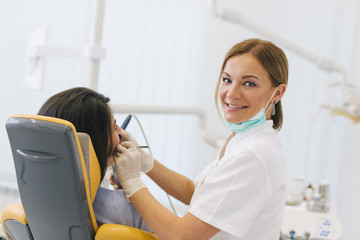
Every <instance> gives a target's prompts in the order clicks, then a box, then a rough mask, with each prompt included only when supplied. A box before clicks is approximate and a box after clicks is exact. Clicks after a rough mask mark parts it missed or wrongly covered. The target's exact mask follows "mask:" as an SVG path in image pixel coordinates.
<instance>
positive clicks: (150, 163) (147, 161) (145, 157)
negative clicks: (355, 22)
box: [120, 128, 154, 173]
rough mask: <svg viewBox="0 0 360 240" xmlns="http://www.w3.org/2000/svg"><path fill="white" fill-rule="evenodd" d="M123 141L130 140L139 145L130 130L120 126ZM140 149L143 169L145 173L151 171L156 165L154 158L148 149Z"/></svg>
mask: <svg viewBox="0 0 360 240" xmlns="http://www.w3.org/2000/svg"><path fill="white" fill-rule="evenodd" d="M120 135H121V142H123V141H129V142H132V143H133V144H135V146H139V144H138V142H137V141H136V139H135V138H134V136H133V135H131V134H130V133H129V132H127V131H125V130H124V129H121V128H120ZM138 151H139V152H140V154H141V171H143V172H144V173H147V172H149V171H150V170H151V169H153V167H154V158H153V157H152V156H151V155H150V153H148V152H147V151H145V150H143V149H141V148H139V149H138Z"/></svg>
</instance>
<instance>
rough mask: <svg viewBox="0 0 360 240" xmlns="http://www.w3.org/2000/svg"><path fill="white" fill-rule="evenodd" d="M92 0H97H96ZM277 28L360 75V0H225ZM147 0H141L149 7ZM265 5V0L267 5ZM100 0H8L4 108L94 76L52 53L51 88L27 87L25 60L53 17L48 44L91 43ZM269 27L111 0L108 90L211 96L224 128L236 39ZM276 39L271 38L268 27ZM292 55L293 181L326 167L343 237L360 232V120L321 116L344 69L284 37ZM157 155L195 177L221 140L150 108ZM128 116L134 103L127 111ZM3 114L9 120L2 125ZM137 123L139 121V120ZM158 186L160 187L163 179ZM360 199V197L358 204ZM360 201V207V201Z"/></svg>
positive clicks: (148, 127)
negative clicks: (221, 79)
mask: <svg viewBox="0 0 360 240" xmlns="http://www.w3.org/2000/svg"><path fill="white" fill-rule="evenodd" d="M91 2H92V1H91ZM219 5H220V6H226V7H230V8H233V9H234V10H237V11H239V12H240V13H241V14H242V15H243V16H244V17H246V18H248V19H250V20H252V21H256V22H257V23H258V24H261V25H262V26H264V27H267V28H268V29H270V30H272V31H273V32H275V33H277V34H279V35H281V36H283V37H285V38H287V39H289V40H291V41H293V42H294V43H297V44H299V45H300V46H302V47H304V48H306V49H308V50H310V51H313V52H314V53H316V54H318V55H320V56H324V57H327V58H330V59H333V60H335V61H337V62H339V63H341V64H342V65H343V66H344V67H345V68H346V70H347V73H348V81H349V82H352V83H354V84H357V85H360V80H359V79H360V71H359V70H358V68H357V67H356V66H358V65H359V64H360V54H359V52H360V49H359V46H357V44H356V43H357V42H359V39H360V28H359V26H360V17H359V16H357V15H358V13H359V12H360V4H359V3H358V1H356V0H304V1H297V2H294V1H286V0H274V1H266V0H257V1H245V0H219ZM140 6H141V7H140ZM259 6H261V7H259ZM91 12H92V4H91V3H90V1H88V0H78V1H59V0H53V1H44V0H32V1H20V0H14V1H6V2H5V1H1V2H0V34H1V35H0V37H1V38H0V39H1V43H2V44H1V45H0V52H1V53H2V54H1V55H0V66H1V67H0V73H1V76H2V77H1V80H0V81H1V86H2V88H1V89H2V94H1V95H0V101H1V112H0V118H1V121H2V123H3V124H4V123H5V121H6V119H7V118H8V117H9V116H10V115H11V114H14V113H32V114H35V113H36V111H37V110H38V109H39V107H40V106H41V104H42V103H43V102H44V101H45V100H46V99H47V98H48V97H49V96H50V95H52V94H54V93H56V92H59V91H61V90H64V89H67V88H70V87H74V86H80V85H86V84H87V80H86V79H85V78H84V77H85V74H84V68H85V65H86V61H85V60H68V59H48V60H47V65H46V75H45V83H44V88H43V90H41V91H37V92H32V91H29V90H25V89H21V88H20V87H19V86H20V82H21V80H22V78H23V76H24V74H25V71H26V62H25V51H26V45H27V38H28V35H29V34H30V32H31V31H32V30H34V29H36V28H37V27H40V26H43V25H48V26H49V28H50V35H49V41H48V42H49V44H51V45H61V46H75V47H76V46H82V45H85V44H87V43H88V36H89V33H90V22H91V21H90V20H91ZM252 37H260V38H264V36H261V35H259V34H257V33H254V32H252V31H251V30H249V29H246V28H244V27H242V26H239V25H236V24H233V23H228V22H225V21H222V20H220V19H217V18H215V17H214V16H213V15H212V14H211V13H210V10H209V9H208V8H207V4H206V1H205V0H199V1H191V0H183V1H175V0H172V1H165V0H152V1H149V0H147V1H146V0H133V1H118V0H117V1H115V0H107V2H106V16H105V28H104V35H103V46H104V47H105V48H107V50H108V55H107V58H106V60H104V61H103V62H102V63H101V72H100V79H99V88H98V90H99V91H100V92H101V93H103V94H105V95H107V96H109V97H110V98H111V99H112V101H113V102H114V103H115V102H117V103H128V104H159V105H175V106H177V105H187V106H201V107H203V109H204V110H205V111H206V113H207V129H209V130H212V131H214V132H216V133H218V134H219V135H222V136H225V135H226V134H227V133H228V132H227V130H226V129H225V128H224V127H223V126H222V124H221V122H220V120H219V118H218V116H217V113H216V110H215V107H214V96H213V95H214V88H215V84H216V80H217V78H218V75H219V69H220V66H221V63H222V59H223V57H224V55H225V53H226V51H227V50H228V49H229V48H230V47H231V46H232V45H234V44H235V43H237V42H239V41H242V40H244V39H246V38H252ZM269 40H271V39H269ZM284 50H285V52H286V54H287V56H288V59H289V64H290V79H289V86H288V90H287V92H286V95H285V97H284V98H283V104H284V112H285V122H284V126H283V129H282V130H281V132H280V136H281V138H282V140H283V151H284V156H285V158H286V160H287V163H288V180H289V187H290V186H291V185H290V181H291V178H292V176H293V175H295V174H301V175H304V176H305V177H306V178H307V179H306V180H309V181H310V180H311V181H312V182H313V184H315V185H316V184H317V183H318V181H320V180H322V179H326V180H328V181H329V182H330V184H331V196H332V200H333V201H335V202H337V205H338V206H337V208H338V213H339V217H340V218H341V221H342V222H343V223H344V231H345V235H344V238H343V239H350V238H351V237H352V235H355V230H356V226H355V225H354V224H353V222H359V221H360V219H359V218H360V217H359V216H357V215H355V211H353V207H355V204H356V203H357V202H358V201H359V200H360V192H359V191H358V190H357V189H360V186H359V185H360V179H359V178H360V177H359V174H357V172H358V170H359V164H358V161H357V160H358V159H359V157H358V156H359V152H358V151H359V150H358V147H357V146H359V141H360V139H359V136H360V134H359V131H360V129H359V128H360V126H359V125H354V126H350V127H349V126H344V125H339V124H336V123H334V122H333V121H332V119H331V118H330V116H329V114H328V112H326V111H321V112H320V115H319V117H318V118H317V120H316V122H315V123H314V124H312V117H313V115H314V113H315V111H316V109H317V106H318V105H319V104H320V103H321V102H322V98H323V93H324V90H325V88H326V86H327V84H328V83H329V82H331V81H334V80H337V76H336V75H332V74H329V73H326V72H323V71H321V70H319V69H318V68H316V67H315V66H314V65H313V64H312V63H310V62H308V61H307V60H304V59H302V58H301V57H299V56H297V55H295V54H294V53H292V52H290V51H288V50H287V49H284ZM139 117H140V119H141V120H142V122H143V124H144V128H145V131H146V132H147V134H148V138H149V140H150V143H151V145H152V148H153V152H154V155H155V156H156V157H157V158H158V159H160V160H161V161H163V162H164V163H165V164H166V165H168V166H169V167H171V168H174V169H176V170H179V171H180V172H182V173H184V174H186V175H188V176H190V177H193V176H194V175H196V173H197V172H198V171H199V170H200V169H201V168H202V167H203V166H204V165H205V164H206V163H208V162H209V161H211V160H212V159H214V158H215V155H216V151H215V150H213V149H211V148H210V147H209V146H207V145H206V144H205V143H204V142H202V141H201V140H199V139H198V135H197V124H198V119H197V118H196V117H180V116H171V117H169V116H160V115H156V116H151V117H150V116H146V115H140V116H139ZM117 118H118V121H121V120H122V119H123V118H124V115H117ZM3 126H4V125H3ZM129 129H130V130H133V131H137V130H136V125H135V124H132V125H130V126H129ZM0 149H1V152H2V153H3V159H2V161H1V162H0V172H1V174H2V175H7V174H10V175H11V174H13V167H12V162H11V153H10V150H9V144H8V141H7V136H6V131H5V128H4V127H2V128H0ZM154 191H155V192H157V190H154ZM357 210H359V209H357ZM357 212H359V211H357Z"/></svg>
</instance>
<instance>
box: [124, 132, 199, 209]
mask: <svg viewBox="0 0 360 240" xmlns="http://www.w3.org/2000/svg"><path fill="white" fill-rule="evenodd" d="M120 134H121V136H122V138H121V139H122V141H130V142H132V143H133V144H135V145H136V146H138V145H139V144H138V142H137V141H136V139H135V138H134V137H133V136H132V135H131V134H130V133H129V132H127V131H125V130H123V129H120ZM138 151H139V153H140V155H141V170H142V171H143V172H144V173H146V174H147V175H148V176H149V177H150V178H151V179H152V180H153V181H154V182H155V183H156V184H157V185H158V186H159V187H160V188H162V189H163V190H164V191H165V192H166V193H168V194H169V195H171V196H173V197H174V198H176V199H177V200H179V201H181V202H182V203H184V204H190V200H191V198H192V195H193V193H194V189H195V187H194V183H193V181H192V180H190V179H189V178H187V177H185V176H183V175H181V174H179V173H176V172H174V171H172V170H170V169H168V168H167V167H165V166H164V165H162V164H161V163H160V162H158V161H156V160H155V159H154V158H153V157H152V156H151V155H150V154H149V153H148V152H147V151H145V150H143V149H138Z"/></svg>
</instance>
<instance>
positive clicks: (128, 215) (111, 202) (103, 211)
mask: <svg viewBox="0 0 360 240" xmlns="http://www.w3.org/2000/svg"><path fill="white" fill-rule="evenodd" d="M93 208H94V213H95V218H96V221H97V222H98V225H99V227H100V226H101V225H102V224H105V223H113V224H121V225H126V226H130V227H134V228H138V229H142V230H145V231H148V232H151V230H150V228H149V227H148V225H147V224H146V223H145V221H144V220H143V219H142V217H141V216H140V214H139V213H138V212H137V211H136V209H135V207H134V205H133V204H132V203H129V202H128V201H127V199H126V196H125V193H124V191H123V190H122V189H119V190H110V189H106V188H102V187H99V189H98V191H97V193H96V196H95V200H94V202H93Z"/></svg>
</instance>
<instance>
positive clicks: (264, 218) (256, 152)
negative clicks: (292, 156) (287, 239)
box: [189, 120, 286, 240]
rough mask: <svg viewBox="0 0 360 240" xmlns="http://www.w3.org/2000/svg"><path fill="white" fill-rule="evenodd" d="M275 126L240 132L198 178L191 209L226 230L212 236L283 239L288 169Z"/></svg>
mask: <svg viewBox="0 0 360 240" xmlns="http://www.w3.org/2000/svg"><path fill="white" fill-rule="evenodd" d="M272 124H273V122H272V120H270V121H266V123H265V124H263V125H260V126H257V127H255V128H253V129H250V130H248V131H247V132H245V133H241V134H239V133H237V134H236V135H235V136H234V137H233V138H232V139H231V140H230V141H229V143H228V145H227V147H226V150H225V154H224V156H223V158H222V159H220V160H219V159H218V158H219V157H218V158H217V159H216V160H215V161H214V162H212V163H211V164H210V165H209V166H208V167H207V168H205V169H204V171H202V172H201V173H200V175H199V176H198V177H197V178H196V179H195V187H196V188H195V192H194V195H193V198H192V200H191V203H190V208H189V212H190V213H191V214H193V215H194V216H196V217H197V218H199V219H201V220H202V221H204V222H206V223H208V224H210V225H212V226H214V227H216V228H218V229H220V230H221V231H220V232H219V233H218V234H216V235H215V236H214V237H213V238H212V239H241V240H278V239H279V236H280V230H281V225H282V221H283V214H284V207H285V197H286V184H285V174H286V173H285V163H284V161H283V158H282V154H281V149H280V148H281V146H280V139H279V137H278V135H277V133H276V131H275V130H274V129H273V128H272Z"/></svg>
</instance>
